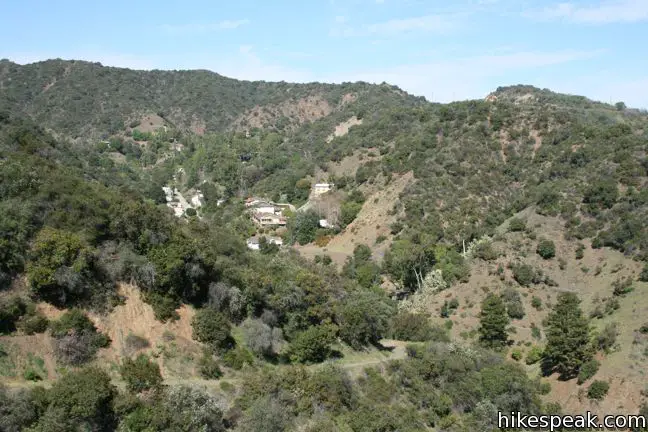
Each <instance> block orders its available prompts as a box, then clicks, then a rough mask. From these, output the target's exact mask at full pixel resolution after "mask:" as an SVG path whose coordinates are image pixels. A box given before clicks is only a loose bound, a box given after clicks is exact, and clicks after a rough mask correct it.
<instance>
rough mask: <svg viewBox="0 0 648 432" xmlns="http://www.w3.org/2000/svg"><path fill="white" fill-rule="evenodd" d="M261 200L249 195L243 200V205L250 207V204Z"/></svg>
mask: <svg viewBox="0 0 648 432" xmlns="http://www.w3.org/2000/svg"><path fill="white" fill-rule="evenodd" d="M261 201H263V200H262V199H261V198H257V197H250V198H248V199H246V200H245V207H252V206H254V205H256V204H258V203H260V202H261Z"/></svg>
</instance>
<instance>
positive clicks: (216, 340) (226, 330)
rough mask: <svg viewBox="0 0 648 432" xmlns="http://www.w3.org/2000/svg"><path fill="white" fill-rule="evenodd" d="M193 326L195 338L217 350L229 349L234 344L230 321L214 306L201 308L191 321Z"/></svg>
mask: <svg viewBox="0 0 648 432" xmlns="http://www.w3.org/2000/svg"><path fill="white" fill-rule="evenodd" d="M191 327H192V329H193V338H194V339H195V340H197V341H198V342H202V343H204V344H206V345H209V347H211V348H212V349H213V350H215V351H222V350H224V349H229V348H231V347H232V346H233V345H234V342H233V339H232V336H231V334H230V332H231V326H230V323H229V321H228V320H227V318H226V317H225V315H223V314H222V313H220V312H218V311H216V310H215V309H213V308H210V307H207V308H202V309H199V310H198V312H196V315H195V316H194V318H193V320H192V321H191Z"/></svg>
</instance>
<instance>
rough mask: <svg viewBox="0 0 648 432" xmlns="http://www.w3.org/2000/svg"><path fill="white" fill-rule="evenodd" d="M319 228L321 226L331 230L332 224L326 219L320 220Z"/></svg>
mask: <svg viewBox="0 0 648 432" xmlns="http://www.w3.org/2000/svg"><path fill="white" fill-rule="evenodd" d="M319 226H320V228H330V227H331V224H330V223H329V221H327V220H326V219H320V220H319Z"/></svg>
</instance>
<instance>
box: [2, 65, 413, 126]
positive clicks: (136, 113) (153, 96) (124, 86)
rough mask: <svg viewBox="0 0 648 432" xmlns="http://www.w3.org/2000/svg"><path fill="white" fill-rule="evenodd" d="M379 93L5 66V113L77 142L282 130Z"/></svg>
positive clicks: (92, 68) (204, 75)
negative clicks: (153, 124)
mask: <svg viewBox="0 0 648 432" xmlns="http://www.w3.org/2000/svg"><path fill="white" fill-rule="evenodd" d="M377 88H378V87H377V86H371V85H368V84H363V83H357V84H343V85H330V84H320V83H311V84H290V83H285V82H281V83H269V82H264V81H255V82H251V81H239V80H235V79H231V78H227V77H224V76H222V75H219V74H217V73H214V72H210V71H205V70H193V71H159V70H154V71H136V70H129V69H122V68H114V67H104V66H102V65H101V64H99V63H89V62H84V61H63V60H48V61H43V62H38V63H32V64H28V65H24V66H21V65H18V64H15V63H12V62H10V61H8V60H2V61H0V91H1V96H0V100H1V105H0V109H5V110H9V111H12V112H21V113H23V114H25V115H28V116H29V117H31V118H32V119H34V120H35V121H37V122H38V123H39V124H42V125H43V126H46V127H47V128H50V129H52V130H55V131H57V132H59V133H64V134H66V135H67V136H72V137H79V136H86V137H87V136H98V135H102V134H104V135H105V134H113V133H115V132H118V131H121V130H123V129H124V128H125V127H126V126H128V125H129V124H133V126H136V125H138V124H139V121H140V120H142V117H143V116H145V115H156V116H158V117H161V118H162V119H163V120H164V121H165V122H167V124H170V125H173V126H175V127H177V128H180V129H182V130H191V131H194V132H197V133H204V132H219V131H225V130H228V129H233V128H251V127H254V126H278V127H280V128H284V127H289V126H291V125H295V124H300V123H303V122H305V121H309V120H314V119H317V118H321V117H324V116H326V115H328V114H330V113H331V112H334V111H335V110H338V109H340V108H341V107H343V106H344V105H345V104H346V103H347V102H348V101H349V98H357V97H358V96H360V95H361V94H362V93H366V92H371V91H372V89H373V91H375V90H376V89H377ZM394 90H395V91H396V93H398V94H400V95H402V97H403V98H408V99H410V100H415V98H412V97H410V96H407V95H405V93H404V92H402V91H399V90H398V89H395V88H394ZM351 95H353V96H351Z"/></svg>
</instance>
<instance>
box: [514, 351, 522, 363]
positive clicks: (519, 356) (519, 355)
mask: <svg viewBox="0 0 648 432" xmlns="http://www.w3.org/2000/svg"><path fill="white" fill-rule="evenodd" d="M511 358H512V359H513V360H515V361H520V360H521V359H522V350H520V349H518V348H515V349H513V351H512V352H511Z"/></svg>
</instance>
